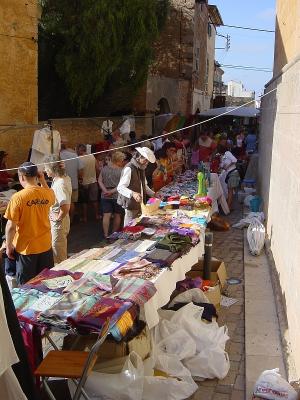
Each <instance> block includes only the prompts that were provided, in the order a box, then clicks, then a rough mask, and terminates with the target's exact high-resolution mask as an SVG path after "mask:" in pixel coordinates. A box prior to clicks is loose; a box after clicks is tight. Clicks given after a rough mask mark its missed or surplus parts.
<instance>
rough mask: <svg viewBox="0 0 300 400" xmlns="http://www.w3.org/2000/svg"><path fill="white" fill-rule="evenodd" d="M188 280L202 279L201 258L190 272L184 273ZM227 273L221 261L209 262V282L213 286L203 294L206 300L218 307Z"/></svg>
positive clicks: (213, 259)
mask: <svg viewBox="0 0 300 400" xmlns="http://www.w3.org/2000/svg"><path fill="white" fill-rule="evenodd" d="M186 276H187V277H189V278H196V277H198V276H200V277H201V278H203V258H202V259H201V260H199V262H198V263H197V264H195V265H193V266H192V268H191V270H190V271H189V272H187V273H186ZM226 279H227V272H226V267H225V264H224V262H223V261H221V260H218V259H217V258H212V260H211V281H212V283H213V286H212V287H211V288H210V289H209V290H207V291H206V292H205V296H206V297H207V298H208V300H209V301H210V302H211V303H212V304H214V305H219V304H220V301H221V292H222V290H223V288H224V286H225V284H226Z"/></svg>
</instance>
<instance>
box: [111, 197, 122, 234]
mask: <svg viewBox="0 0 300 400" xmlns="http://www.w3.org/2000/svg"><path fill="white" fill-rule="evenodd" d="M113 206H114V209H113V213H114V218H113V232H117V231H118V230H119V229H120V226H121V222H122V215H123V209H122V207H121V206H120V205H119V204H118V203H117V200H116V199H113Z"/></svg>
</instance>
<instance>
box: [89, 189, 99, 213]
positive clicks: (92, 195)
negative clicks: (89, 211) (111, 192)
mask: <svg viewBox="0 0 300 400" xmlns="http://www.w3.org/2000/svg"><path fill="white" fill-rule="evenodd" d="M89 201H90V202H91V203H92V207H93V208H94V212H95V218H96V220H99V219H100V214H99V202H98V184H97V183H96V182H95V183H91V184H90V185H89Z"/></svg>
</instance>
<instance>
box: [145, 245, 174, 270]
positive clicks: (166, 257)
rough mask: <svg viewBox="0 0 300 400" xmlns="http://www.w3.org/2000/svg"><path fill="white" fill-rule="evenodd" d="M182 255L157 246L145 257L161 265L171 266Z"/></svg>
mask: <svg viewBox="0 0 300 400" xmlns="http://www.w3.org/2000/svg"><path fill="white" fill-rule="evenodd" d="M179 257H180V253H173V252H171V251H170V250H166V249H159V248H155V249H154V250H152V251H151V252H150V253H149V254H146V256H145V258H146V260H148V261H151V262H152V263H153V264H156V265H158V266H160V267H170V266H171V264H172V263H173V262H174V261H175V260H176V259H177V258H179Z"/></svg>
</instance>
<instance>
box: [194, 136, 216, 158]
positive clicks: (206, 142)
mask: <svg viewBox="0 0 300 400" xmlns="http://www.w3.org/2000/svg"><path fill="white" fill-rule="evenodd" d="M198 143H199V161H202V162H204V163H207V162H209V161H210V157H211V156H212V154H213V152H214V150H215V149H216V147H217V145H216V143H215V142H214V141H213V140H212V139H211V138H210V137H209V132H208V131H206V130H205V131H202V132H200V137H199V140H198Z"/></svg>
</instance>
